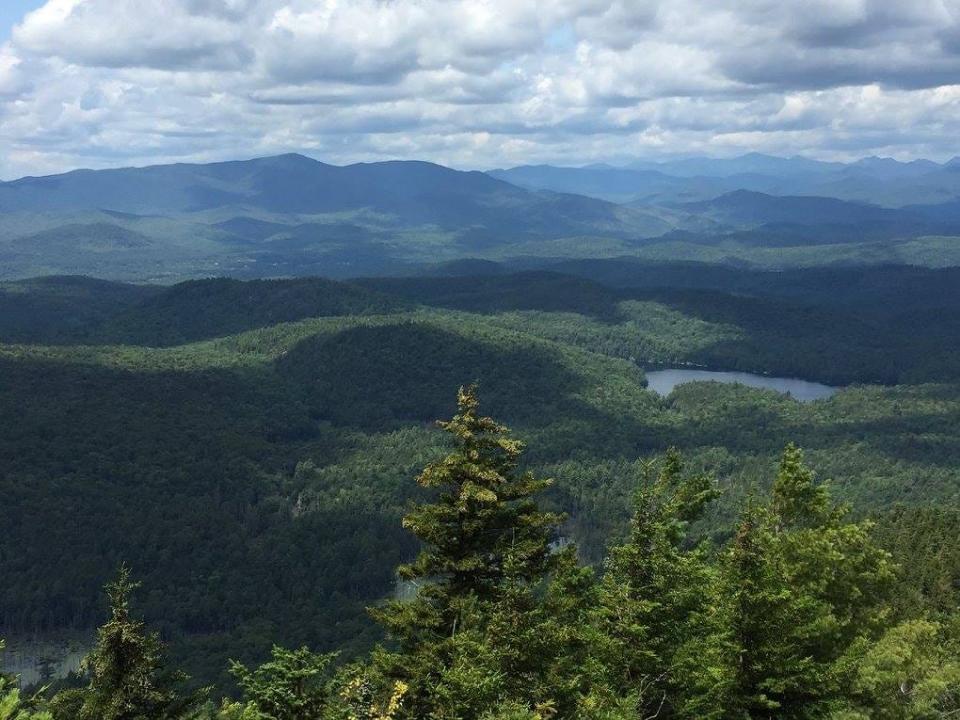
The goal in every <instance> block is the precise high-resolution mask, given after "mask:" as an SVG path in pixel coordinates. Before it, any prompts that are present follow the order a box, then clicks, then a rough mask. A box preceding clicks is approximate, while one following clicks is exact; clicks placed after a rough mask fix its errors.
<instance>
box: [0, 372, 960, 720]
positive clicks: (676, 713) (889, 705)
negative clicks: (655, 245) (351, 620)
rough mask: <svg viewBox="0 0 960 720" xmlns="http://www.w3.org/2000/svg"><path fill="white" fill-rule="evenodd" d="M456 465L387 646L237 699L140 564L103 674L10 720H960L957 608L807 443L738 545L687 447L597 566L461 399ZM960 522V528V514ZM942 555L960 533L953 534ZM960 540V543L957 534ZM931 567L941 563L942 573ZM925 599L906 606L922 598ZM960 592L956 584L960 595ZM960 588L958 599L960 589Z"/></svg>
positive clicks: (262, 671)
mask: <svg viewBox="0 0 960 720" xmlns="http://www.w3.org/2000/svg"><path fill="white" fill-rule="evenodd" d="M440 427H441V428H442V430H443V431H445V432H446V433H447V434H448V435H449V437H450V445H452V447H449V449H448V452H447V454H446V455H445V456H443V457H442V458H439V459H437V460H434V461H433V462H431V463H429V464H428V465H427V466H426V467H425V468H424V469H423V470H422V472H421V473H420V474H419V475H418V477H417V483H418V485H419V486H420V488H421V489H422V490H424V491H425V493H426V495H427V497H426V498H425V499H424V500H423V501H421V502H420V503H418V504H415V505H413V506H412V507H410V508H409V509H408V511H407V512H406V514H405V515H404V517H403V521H402V525H403V527H404V528H405V529H406V530H407V531H409V532H410V533H412V534H413V535H414V536H416V538H417V539H418V540H419V541H420V544H421V545H420V550H419V552H418V554H417V555H416V557H415V559H414V560H413V561H412V562H411V563H409V564H404V565H401V566H400V567H399V569H398V575H399V577H401V578H403V579H404V580H405V581H407V582H409V583H411V584H412V585H413V587H414V588H415V590H414V592H413V593H412V595H411V596H410V597H406V598H399V599H395V600H391V601H386V602H378V603H375V604H374V605H373V606H372V607H371V608H370V609H369V612H370V614H371V616H372V617H373V618H374V619H375V620H376V621H377V622H378V624H379V625H380V626H382V628H383V629H384V630H385V641H384V642H383V643H382V644H378V645H377V646H376V647H375V648H374V650H373V651H372V652H371V653H370V654H369V655H366V656H363V657H361V658H359V659H356V660H354V661H352V662H340V657H339V656H338V654H337V653H330V654H317V653H314V652H312V651H311V650H310V649H308V648H307V647H301V648H299V649H296V650H288V649H284V648H282V647H279V646H274V647H273V649H272V652H271V658H270V659H269V660H268V661H266V662H264V663H263V664H262V665H260V666H258V667H255V668H252V669H251V668H250V667H247V666H245V665H244V664H242V663H239V662H232V663H231V666H230V672H231V674H232V675H233V677H234V678H235V679H236V682H237V686H238V688H239V690H240V693H239V694H240V699H239V701H234V700H229V699H225V700H223V701H222V702H220V703H214V702H212V701H211V700H210V690H209V688H207V689H199V690H194V691H189V690H187V689H185V681H186V679H187V678H186V677H185V676H184V675H183V673H180V672H176V671H173V670H171V669H170V667H169V666H168V665H167V664H166V662H165V660H164V657H163V651H162V646H161V643H160V640H159V638H158V636H157V635H156V634H155V633H153V632H151V631H149V630H148V629H147V628H146V627H145V626H144V624H143V622H142V621H140V620H138V619H137V618H136V616H135V614H134V613H133V612H132V610H131V594H132V592H133V591H135V590H136V589H137V587H138V584H137V583H134V582H133V581H132V580H131V573H130V570H129V569H128V568H127V567H126V566H123V565H121V566H120V570H119V574H118V576H117V578H116V579H115V580H114V581H112V582H111V583H109V584H108V585H107V595H108V597H109V602H110V610H109V613H110V615H109V619H108V620H107V621H106V622H105V624H103V625H102V626H101V627H100V629H99V630H98V634H97V641H96V644H95V646H94V648H93V650H92V651H91V652H90V654H89V655H88V657H87V658H86V660H85V661H84V664H83V666H82V671H83V672H82V675H77V676H74V677H72V678H70V679H69V680H68V681H66V682H61V683H58V685H59V686H60V689H59V690H58V691H57V692H55V693H54V692H52V691H51V690H50V689H48V688H40V689H39V690H37V691H35V692H33V693H32V694H29V693H22V692H21V691H20V690H19V689H17V688H15V687H14V686H13V685H12V680H11V679H10V678H0V712H2V713H3V716H2V717H4V718H5V719H11V720H59V719H61V718H62V719H64V720H74V719H75V718H79V719H81V720H86V719H91V720H93V719H94V718H95V719H96V720H121V719H130V720H152V719H156V720H175V719H180V720H188V719H192V720H201V719H208V720H214V719H216V720H325V719H338V720H361V719H364V720H367V719H372V718H379V719H396V720H400V719H402V718H410V719H417V720H419V719H422V718H450V719H451V720H452V719H454V718H457V719H462V720H470V719H473V718H476V719H478V720H480V719H485V720H545V719H548V718H578V719H583V720H591V719H596V720H618V719H622V720H627V719H628V718H657V717H663V718H731V719H732V718H774V717H776V718H846V719H849V720H852V719H854V718H918V719H919V718H947V717H952V716H954V715H956V714H957V713H958V712H960V613H958V612H957V607H956V598H955V597H953V598H952V599H950V598H948V597H944V596H943V595H942V593H943V592H944V588H942V587H939V585H938V583H937V582H933V583H932V584H919V585H917V584H913V583H908V582H907V580H908V578H910V579H913V578H916V577H917V576H918V573H924V572H927V571H928V570H929V567H932V568H933V572H934V573H936V572H937V571H938V570H941V571H942V570H943V569H944V568H943V567H939V568H937V565H938V563H937V562H936V561H934V562H931V563H925V562H923V561H921V562H920V563H916V562H915V559H914V562H913V565H914V567H913V569H912V570H910V571H908V572H907V573H904V571H903V570H902V569H901V567H900V565H898V564H897V563H896V562H895V561H894V560H893V558H892V556H891V554H890V553H889V552H887V551H886V550H884V549H883V547H882V546H881V544H880V543H879V542H878V539H877V535H878V534H880V535H882V532H881V533H875V532H874V525H873V523H872V522H870V521H861V522H856V521H854V520H853V519H852V517H851V513H850V509H849V508H848V507H845V506H842V505H837V504H835V503H834V502H833V501H832V499H831V497H830V493H829V490H828V489H827V488H826V486H824V485H823V484H820V483H818V482H817V481H816V479H815V476H814V473H813V472H812V471H811V470H810V469H809V468H808V467H807V466H806V465H805V464H804V461H803V455H802V452H801V451H800V450H799V449H798V448H797V447H796V446H794V445H788V446H787V447H786V449H785V450H784V452H783V453H782V456H781V458H780V461H779V467H778V469H777V471H776V473H775V476H774V478H773V481H772V486H771V491H770V494H769V498H768V499H767V500H765V501H762V502H761V501H759V500H753V501H751V502H749V503H748V504H747V505H746V506H745V507H744V508H743V509H742V511H741V512H740V513H739V515H738V517H737V519H736V521H735V522H734V524H733V526H732V528H731V533H730V535H729V538H728V539H727V540H726V541H724V542H722V543H711V542H709V541H706V540H702V541H699V542H697V541H695V540H694V538H693V537H692V536H691V535H690V528H691V525H692V523H695V522H696V521H697V520H698V519H699V518H701V517H702V516H703V514H704V511H705V509H706V508H707V506H708V505H709V504H710V503H712V502H713V501H714V500H715V499H716V498H717V496H718V494H719V493H720V490H719V488H718V486H717V484H716V482H715V480H714V479H713V478H712V477H710V476H709V475H707V474H705V473H694V472H688V471H686V470H685V468H684V463H683V459H682V458H681V456H680V454H679V453H678V452H677V451H676V450H672V449H671V450H669V451H668V452H667V453H666V454H665V456H663V457H662V458H661V459H660V460H659V461H658V462H650V463H646V464H644V466H643V472H642V476H641V478H640V480H639V482H638V483H637V486H636V487H635V488H634V492H633V496H632V503H631V508H632V515H631V518H630V520H629V522H628V523H627V525H626V527H625V532H624V533H623V537H622V539H621V540H619V541H617V542H615V543H613V544H612V545H611V546H610V548H609V551H608V553H607V555H606V558H605V559H604V561H603V562H602V564H601V565H600V567H599V570H598V571H595V570H594V569H593V568H591V567H587V566H584V565H583V564H582V563H581V562H580V561H579V560H578V556H577V551H576V547H575V546H574V545H572V544H569V543H560V542H558V540H559V539H560V535H559V532H560V528H561V527H562V523H563V517H562V515H560V514H557V513H554V512H546V511H544V510H543V509H542V508H541V507H540V506H539V505H538V502H537V500H538V495H539V494H540V493H541V492H542V491H543V490H544V489H546V488H547V487H548V486H549V485H550V484H551V482H552V481H551V480H549V479H545V478H542V477H539V476H537V475H535V474H534V473H532V472H529V471H523V470H522V469H521V468H520V461H521V455H522V452H523V449H524V447H523V444H522V443H521V442H519V441H518V440H516V439H515V438H513V437H512V436H511V435H510V433H509V431H508V430H507V428H506V427H504V426H503V425H501V424H499V423H498V422H497V421H495V420H493V419H492V418H490V417H485V416H483V415H482V414H481V413H480V410H479V401H478V397H477V392H476V389H475V388H474V387H469V388H461V390H460V392H459V396H458V408H457V413H456V414H455V415H454V417H453V418H452V419H451V420H449V421H445V422H441V423H440ZM943 520H947V519H946V518H945V517H944V516H937V515H926V516H917V517H914V518H911V519H909V520H908V519H907V518H906V516H905V515H903V514H902V513H901V514H898V515H897V516H896V517H895V518H892V519H891V521H890V522H889V523H888V526H887V527H886V528H884V530H883V532H887V533H890V534H892V535H893V536H895V537H897V539H898V542H900V541H902V540H903V539H904V534H906V535H907V536H910V538H911V539H914V540H915V539H916V536H917V535H923V534H928V533H936V532H940V531H942V529H943V528H945V527H950V523H949V520H947V523H946V524H945V525H944V524H943V523H942V521H943ZM952 528H953V529H954V530H955V529H956V519H955V518H954V519H953V524H952ZM941 538H945V535H942V536H941ZM953 539H954V540H955V536H954V538H953ZM921 567H922V569H921ZM905 588H906V589H908V590H909V591H915V592H911V593H910V595H911V599H910V602H904V601H903V597H902V596H903V594H904V589H905ZM953 590H954V591H955V590H956V588H953ZM946 591H947V592H948V593H949V589H947V590H946Z"/></svg>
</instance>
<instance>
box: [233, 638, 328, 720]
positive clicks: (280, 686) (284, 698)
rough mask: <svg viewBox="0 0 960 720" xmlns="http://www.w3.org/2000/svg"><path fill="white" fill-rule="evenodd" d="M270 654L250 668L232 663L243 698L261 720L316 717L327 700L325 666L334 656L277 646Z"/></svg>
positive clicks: (320, 714)
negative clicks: (262, 661)
mask: <svg viewBox="0 0 960 720" xmlns="http://www.w3.org/2000/svg"><path fill="white" fill-rule="evenodd" d="M271 656H272V659H271V660H270V661H269V662H266V663H264V664H262V665H260V666H259V667H257V668H255V669H254V670H250V669H248V668H247V667H246V666H244V665H243V664H241V663H237V662H234V663H232V665H231V667H230V672H231V673H232V674H233V676H234V677H235V678H236V679H237V684H238V685H239V686H240V689H241V690H242V691H243V696H244V699H245V700H246V701H247V703H248V704H249V705H252V706H253V707H254V708H256V710H257V712H258V713H259V716H258V717H261V718H262V719H263V720H319V718H321V716H322V712H323V709H324V707H325V706H326V704H327V697H328V690H327V687H326V685H327V680H328V678H327V676H326V675H327V668H328V667H329V665H330V662H331V660H332V659H333V657H334V656H333V655H317V654H315V653H312V652H310V650H309V649H307V648H305V647H303V648H300V649H299V650H285V649H284V648H281V647H277V646H274V648H273V651H272V652H271ZM241 717H242V714H241Z"/></svg>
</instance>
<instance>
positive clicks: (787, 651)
mask: <svg viewBox="0 0 960 720" xmlns="http://www.w3.org/2000/svg"><path fill="white" fill-rule="evenodd" d="M869 530H870V526H869V524H868V523H859V524H857V523H852V522H850V521H849V520H848V518H847V509H846V508H843V507H836V506H833V505H832V504H831V503H830V499H829V495H828V493H827V490H826V488H825V487H824V486H823V485H818V484H816V483H815V481H814V477H813V473H812V472H811V471H810V470H809V469H808V468H806V467H805V466H804V464H803V457H802V453H801V451H800V450H799V449H797V448H796V447H794V446H792V445H791V446H788V447H787V449H786V450H785V451H784V454H783V457H782V459H781V462H780V469H779V472H778V474H777V478H776V480H775V482H774V486H773V497H772V500H771V502H770V505H769V507H766V508H756V507H751V508H749V509H748V510H747V511H746V512H745V513H744V516H743V518H742V519H741V522H740V525H739V527H738V529H737V532H736V535H735V537H734V540H733V542H732V544H731V546H730V548H729V549H728V550H727V552H726V555H725V558H724V561H723V575H722V578H721V581H720V585H719V590H720V592H719V595H718V598H717V601H718V603H721V604H722V605H721V606H722V607H723V608H724V612H725V614H726V626H727V627H726V631H725V633H724V634H723V635H722V636H721V637H720V638H719V642H720V643H721V644H724V643H725V644H726V651H725V652H726V657H727V668H728V675H727V679H726V687H725V693H724V697H723V700H722V707H720V708H718V712H719V713H720V714H721V715H722V716H724V717H730V718H741V717H777V718H819V717H825V713H827V712H828V711H830V710H833V709H836V708H837V707H840V706H842V704H843V701H844V698H845V697H847V696H848V694H849V689H850V683H851V677H850V655H851V653H852V652H854V651H855V650H857V649H858V648H860V647H862V646H863V645H864V644H865V643H868V642H869V641H870V640H871V639H872V638H875V637H876V636H877V635H878V633H879V630H880V628H881V627H882V625H883V623H884V621H885V620H886V617H885V607H886V605H885V603H884V600H885V597H886V595H887V593H888V591H889V589H890V587H891V584H892V580H893V567H892V564H891V563H890V560H889V557H888V555H887V554H886V553H885V552H883V551H882V550H880V549H879V548H877V547H876V546H875V545H874V543H873V542H872V540H871V538H870V533H869Z"/></svg>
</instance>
